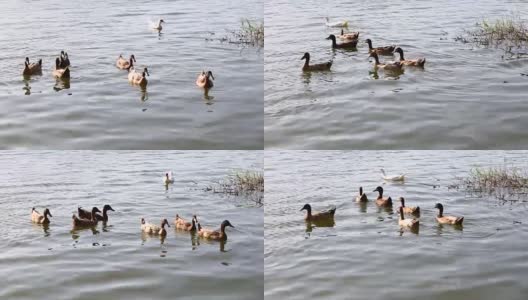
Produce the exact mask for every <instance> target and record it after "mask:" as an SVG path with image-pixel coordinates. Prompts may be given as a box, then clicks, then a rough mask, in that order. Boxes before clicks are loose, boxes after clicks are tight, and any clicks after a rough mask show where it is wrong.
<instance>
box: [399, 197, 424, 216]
mask: <svg viewBox="0 0 528 300" xmlns="http://www.w3.org/2000/svg"><path fill="white" fill-rule="evenodd" d="M399 200H400V203H401V207H402V208H403V212H404V213H406V214H411V215H415V216H420V207H419V206H405V199H404V198H403V197H400V198H399Z"/></svg>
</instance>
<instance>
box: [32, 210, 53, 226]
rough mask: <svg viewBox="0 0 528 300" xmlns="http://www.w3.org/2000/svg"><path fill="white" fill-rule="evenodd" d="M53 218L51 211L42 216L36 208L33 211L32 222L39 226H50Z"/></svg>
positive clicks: (46, 211) (45, 211)
mask: <svg viewBox="0 0 528 300" xmlns="http://www.w3.org/2000/svg"><path fill="white" fill-rule="evenodd" d="M48 217H53V216H52V215H51V212H50V210H49V209H47V208H46V209H45V210H44V213H43V214H40V213H39V212H38V211H37V210H36V209H35V208H34V207H33V208H32V209H31V222H33V223H38V224H49V223H50V219H49V218H48Z"/></svg>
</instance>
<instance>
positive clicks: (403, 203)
mask: <svg viewBox="0 0 528 300" xmlns="http://www.w3.org/2000/svg"><path fill="white" fill-rule="evenodd" d="M400 201H401V206H402V207H405V200H404V199H401V200H400Z"/></svg>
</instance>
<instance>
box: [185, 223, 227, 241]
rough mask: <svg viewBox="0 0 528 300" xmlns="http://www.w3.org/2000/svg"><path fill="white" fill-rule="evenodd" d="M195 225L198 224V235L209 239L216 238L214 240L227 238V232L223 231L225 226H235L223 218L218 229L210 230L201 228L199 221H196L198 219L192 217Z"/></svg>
mask: <svg viewBox="0 0 528 300" xmlns="http://www.w3.org/2000/svg"><path fill="white" fill-rule="evenodd" d="M194 220H195V222H196V224H197V226H198V236H199V237H202V238H205V239H209V240H216V241H225V240H227V234H226V232H225V228H226V227H233V228H235V226H233V225H231V223H230V222H229V221H228V220H224V221H223V222H222V223H221V224H220V230H212V229H206V228H203V227H202V225H200V222H198V219H196V218H194Z"/></svg>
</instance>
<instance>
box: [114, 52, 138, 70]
mask: <svg viewBox="0 0 528 300" xmlns="http://www.w3.org/2000/svg"><path fill="white" fill-rule="evenodd" d="M135 62H136V57H135V56H134V54H132V55H130V58H129V59H128V60H126V59H125V58H124V57H123V55H121V54H119V57H118V58H117V61H116V67H118V68H119V69H121V70H130V68H132V67H133V66H134V63H135Z"/></svg>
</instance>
